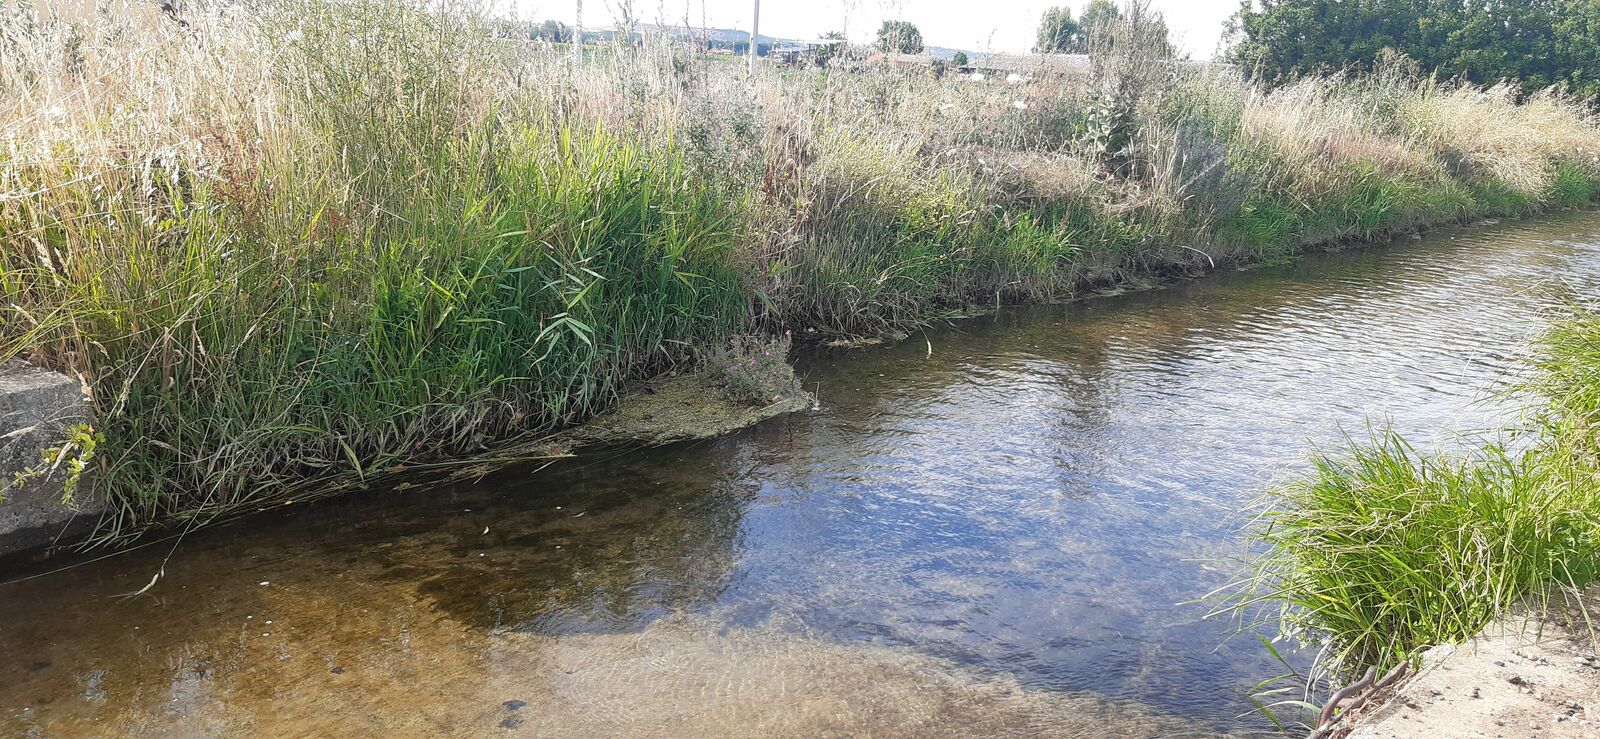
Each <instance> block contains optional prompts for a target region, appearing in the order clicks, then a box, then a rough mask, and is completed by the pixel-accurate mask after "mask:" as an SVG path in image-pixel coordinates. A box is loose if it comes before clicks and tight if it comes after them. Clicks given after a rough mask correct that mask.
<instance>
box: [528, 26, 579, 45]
mask: <svg viewBox="0 0 1600 739" xmlns="http://www.w3.org/2000/svg"><path fill="white" fill-rule="evenodd" d="M533 38H534V39H535V40H538V41H554V42H556V43H566V42H568V41H571V40H572V29H570V28H568V27H567V24H565V23H561V22H560V21H545V22H543V23H541V24H539V26H538V27H537V28H535V29H534V31H533Z"/></svg>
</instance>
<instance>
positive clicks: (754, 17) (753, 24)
mask: <svg viewBox="0 0 1600 739" xmlns="http://www.w3.org/2000/svg"><path fill="white" fill-rule="evenodd" d="M579 2H582V0H579ZM755 3H756V9H755V11H754V12H753V13H751V14H750V74H751V76H754V75H755V73H756V49H757V48H758V47H759V46H760V44H759V43H758V42H757V41H756V39H758V38H761V0H755Z"/></svg>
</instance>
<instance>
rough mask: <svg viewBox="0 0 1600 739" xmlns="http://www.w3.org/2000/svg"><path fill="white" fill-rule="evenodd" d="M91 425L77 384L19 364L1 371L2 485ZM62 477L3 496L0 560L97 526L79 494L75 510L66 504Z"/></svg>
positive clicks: (91, 505)
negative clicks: (78, 428)
mask: <svg viewBox="0 0 1600 739" xmlns="http://www.w3.org/2000/svg"><path fill="white" fill-rule="evenodd" d="M88 419H89V404H88V402H87V400H86V399H85V398H84V397H83V391H82V387H81V385H80V384H79V383H78V381H77V380H75V379H73V378H71V377H67V376H66V375H63V374H60V373H57V372H51V371H49V370H45V369H41V368H38V367H32V366H29V365H27V364H23V363H20V362H12V363H9V364H4V365H0V485H9V484H10V483H11V479H12V476H13V475H14V474H15V473H16V472H18V471H21V470H23V469H26V468H28V467H30V466H37V465H38V464H40V462H41V461H42V460H43V457H42V456H41V452H42V451H43V450H44V449H47V448H49V447H52V446H56V445H57V444H60V443H61V441H62V440H63V439H64V438H66V431H67V429H69V428H71V427H72V426H74V425H76V424H79V423H83V422H85V421H87V420H88ZM64 477H65V472H64V471H58V472H57V473H55V474H53V475H50V476H49V477H48V478H45V479H36V480H33V481H30V482H28V483H26V484H24V485H21V486H19V487H12V488H10V489H7V490H6V491H5V492H4V493H3V494H0V496H3V500H0V555H5V554H12V553H16V552H20V551H24V550H28V549H34V548H37V547H43V546H47V545H49V544H51V543H52V542H54V541H56V540H58V539H59V538H61V537H62V536H63V535H71V534H72V533H74V532H75V531H76V530H81V529H84V528H86V527H87V525H89V524H91V523H92V522H93V521H94V520H95V514H97V513H98V512H99V510H100V509H99V506H98V505H97V503H96V501H93V500H89V499H88V498H87V495H88V494H87V493H85V492H82V491H81V489H80V492H79V494H78V496H77V497H76V499H75V500H74V501H73V506H71V507H69V506H67V505H64V504H63V503H62V501H61V483H62V480H63V478H64Z"/></svg>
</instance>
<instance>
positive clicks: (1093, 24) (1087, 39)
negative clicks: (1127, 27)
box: [1078, 0, 1122, 53]
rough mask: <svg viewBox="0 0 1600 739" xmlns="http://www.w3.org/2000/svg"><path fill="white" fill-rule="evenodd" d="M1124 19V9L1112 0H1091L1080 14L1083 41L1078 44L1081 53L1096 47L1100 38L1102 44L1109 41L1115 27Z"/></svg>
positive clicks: (1080, 33)
mask: <svg viewBox="0 0 1600 739" xmlns="http://www.w3.org/2000/svg"><path fill="white" fill-rule="evenodd" d="M1121 19H1122V11H1121V10H1120V9H1118V8H1117V4H1116V3H1114V2H1112V1H1111V0H1089V4H1088V5H1085V6H1083V14H1082V15H1080V16H1079V20H1078V26H1079V28H1080V29H1081V30H1080V31H1079V35H1080V36H1081V37H1082V42H1081V43H1080V44H1079V46H1078V52H1079V53H1087V52H1088V51H1089V50H1090V49H1092V48H1094V46H1095V43H1096V40H1097V39H1098V40H1099V41H1100V42H1101V43H1102V44H1106V43H1109V40H1110V39H1109V37H1110V36H1111V34H1112V29H1113V27H1114V26H1115V25H1116V24H1117V22H1118V21H1120V20H1121Z"/></svg>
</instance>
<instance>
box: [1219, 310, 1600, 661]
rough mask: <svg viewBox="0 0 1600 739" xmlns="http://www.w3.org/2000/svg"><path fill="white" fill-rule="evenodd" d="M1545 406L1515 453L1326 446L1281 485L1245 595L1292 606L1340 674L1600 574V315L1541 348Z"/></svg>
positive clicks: (1399, 444)
mask: <svg viewBox="0 0 1600 739" xmlns="http://www.w3.org/2000/svg"><path fill="white" fill-rule="evenodd" d="M1524 389H1526V390H1529V391H1532V392H1533V394H1534V397H1537V398H1539V399H1540V401H1541V402H1542V403H1543V405H1542V406H1541V407H1540V408H1538V409H1537V411H1536V413H1535V414H1533V420H1532V422H1531V423H1530V424H1529V428H1527V429H1524V430H1522V431H1523V434H1524V435H1523V436H1522V438H1521V439H1520V443H1518V444H1517V445H1516V446H1515V448H1514V449H1507V448H1506V447H1504V446H1500V445H1497V444H1490V445H1486V446H1483V447H1482V448H1479V449H1477V450H1476V451H1473V452H1469V453H1464V454H1461V455H1457V456H1444V455H1438V454H1428V453H1423V452H1420V451H1418V450H1417V449H1415V448H1414V447H1413V446H1412V445H1411V444H1410V443H1409V442H1407V441H1406V440H1404V439H1403V438H1401V437H1400V436H1399V435H1397V434H1395V433H1393V432H1378V433H1375V434H1374V435H1373V436H1372V438H1370V439H1368V440H1365V441H1360V442H1356V441H1352V442H1351V443H1350V444H1349V445H1348V446H1347V447H1346V448H1344V449H1342V450H1339V451H1335V452H1330V453H1323V454H1318V455H1316V456H1315V457H1314V465H1313V469H1312V471H1311V472H1310V473H1308V474H1307V475H1306V476H1305V477H1303V478H1302V479H1300V480H1298V481H1295V482H1293V483H1291V484H1289V485H1287V486H1285V487H1283V488H1282V489H1280V490H1278V491H1275V493H1274V494H1273V496H1272V501H1271V507H1270V508H1269V510H1268V511H1267V512H1266V513H1264V514H1263V515H1262V516H1261V518H1260V519H1259V520H1258V521H1257V522H1256V526H1255V527H1254V528H1253V533H1254V535H1255V537H1256V538H1257V540H1258V541H1259V542H1260V543H1261V544H1263V545H1264V552H1263V554H1262V555H1261V556H1260V558H1259V559H1258V560H1257V565H1256V570H1255V576H1254V579H1253V580H1252V581H1251V582H1250V583H1249V584H1248V585H1247V587H1246V588H1245V589H1244V593H1245V594H1244V595H1243V596H1242V598H1241V602H1245V603H1252V604H1254V603H1262V602H1266V603H1275V604H1277V605H1278V606H1280V607H1281V612H1280V617H1281V624H1282V625H1283V627H1284V632H1285V633H1286V634H1287V635H1289V636H1293V637H1298V638H1299V639H1301V640H1302V641H1303V642H1305V643H1309V644H1312V645H1315V646H1318V647H1320V648H1323V651H1322V653H1321V654H1322V657H1321V660H1322V664H1321V665H1319V667H1320V668H1321V669H1322V670H1323V671H1324V672H1325V673H1331V674H1334V675H1340V674H1346V675H1348V674H1353V673H1356V672H1359V671H1360V670H1361V669H1364V668H1366V667H1376V668H1378V670H1379V671H1380V672H1383V671H1387V670H1388V669H1390V668H1391V667H1393V666H1395V665H1398V664H1400V663H1402V662H1406V661H1410V660H1413V659H1415V658H1416V657H1417V656H1418V654H1420V652H1421V651H1422V650H1423V649H1425V648H1427V647H1429V646H1432V645H1436V644H1451V643H1460V642H1464V641H1467V640H1469V639H1471V638H1472V637H1473V636H1474V635H1476V634H1477V633H1479V632H1480V631H1482V630H1483V629H1484V628H1485V627H1486V626H1488V625H1489V624H1490V622H1492V621H1493V620H1495V619H1496V618H1498V617H1501V616H1504V615H1506V614H1508V613H1509V612H1511V610H1512V609H1513V608H1514V607H1519V606H1531V607H1534V608H1539V607H1542V606H1543V605H1544V604H1546V603H1553V602H1559V600H1558V599H1557V596H1558V594H1559V593H1560V591H1561V590H1563V589H1566V590H1569V591H1574V592H1575V591H1577V590H1578V589H1580V588H1582V587H1584V586H1585V585H1587V584H1589V583H1591V582H1593V581H1594V580H1595V579H1596V577H1597V575H1600V444H1597V443H1596V442H1597V438H1600V437H1597V436H1596V433H1597V431H1600V314H1597V313H1595V312H1592V311H1589V310H1582V309H1575V310H1574V311H1573V312H1572V314H1571V315H1570V316H1567V317H1565V318H1564V319H1562V320H1560V321H1558V322H1556V323H1555V324H1554V326H1553V327H1552V328H1551V329H1550V330H1549V331H1548V332H1547V333H1546V334H1545V335H1544V336H1543V337H1542V339H1541V341H1540V342H1539V348H1538V352H1537V359H1536V360H1535V372H1534V374H1533V375H1532V377H1531V379H1529V380H1528V381H1527V383H1526V385H1525V388H1524Z"/></svg>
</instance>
